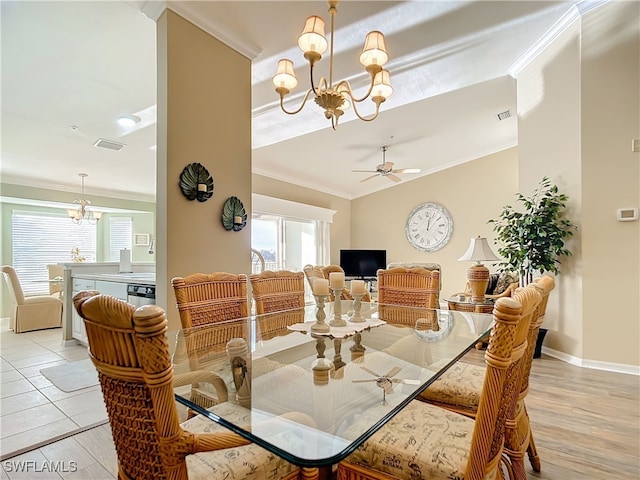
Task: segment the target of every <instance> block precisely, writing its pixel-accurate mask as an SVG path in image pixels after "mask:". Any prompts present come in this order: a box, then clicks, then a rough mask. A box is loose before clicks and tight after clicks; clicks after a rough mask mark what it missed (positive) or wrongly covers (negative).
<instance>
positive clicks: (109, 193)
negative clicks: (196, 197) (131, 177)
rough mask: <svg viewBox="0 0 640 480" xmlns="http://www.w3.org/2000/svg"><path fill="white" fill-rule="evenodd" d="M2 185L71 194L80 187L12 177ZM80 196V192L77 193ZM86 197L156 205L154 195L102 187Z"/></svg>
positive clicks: (96, 188) (93, 190)
mask: <svg viewBox="0 0 640 480" xmlns="http://www.w3.org/2000/svg"><path fill="white" fill-rule="evenodd" d="M2 183H3V184H7V185H19V186H22V187H32V188H41V189H43V190H54V191H56V192H65V193H69V192H70V191H71V192H76V191H77V190H78V185H75V184H74V185H65V184H61V183H52V182H50V181H48V180H46V179H34V178H26V177H15V176H10V175H2ZM77 194H78V195H80V192H77ZM85 196H86V197H106V198H117V199H119V200H131V201H135V202H146V203H156V198H155V196H154V195H146V194H143V193H135V192H123V191H119V190H110V189H106V188H100V187H94V186H92V187H91V193H90V194H87V193H85Z"/></svg>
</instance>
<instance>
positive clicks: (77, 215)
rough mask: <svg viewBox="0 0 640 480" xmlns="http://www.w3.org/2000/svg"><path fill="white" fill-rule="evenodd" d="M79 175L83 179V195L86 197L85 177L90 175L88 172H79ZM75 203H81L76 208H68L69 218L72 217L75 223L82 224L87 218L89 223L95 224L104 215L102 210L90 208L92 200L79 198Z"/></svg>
mask: <svg viewBox="0 0 640 480" xmlns="http://www.w3.org/2000/svg"><path fill="white" fill-rule="evenodd" d="M78 175H79V176H80V178H81V179H82V196H83V197H84V179H85V178H86V177H88V175H87V174H86V173H79V174H78ZM73 203H76V204H78V205H79V206H78V208H76V209H73V208H69V209H67V215H69V218H71V221H72V222H73V223H76V224H81V223H82V221H83V220H85V221H87V222H88V223H89V224H91V225H95V224H96V223H98V220H100V218H101V217H102V212H94V211H93V210H90V209H89V205H91V202H90V201H89V200H86V199H84V198H78V199H76V200H74V201H73Z"/></svg>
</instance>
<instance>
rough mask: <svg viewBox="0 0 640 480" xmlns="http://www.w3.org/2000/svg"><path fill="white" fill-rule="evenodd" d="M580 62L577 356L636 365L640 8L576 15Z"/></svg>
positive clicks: (622, 6) (639, 331)
mask: <svg viewBox="0 0 640 480" xmlns="http://www.w3.org/2000/svg"><path fill="white" fill-rule="evenodd" d="M581 60H582V82H581V91H582V103H581V105H582V124H581V126H582V129H581V146H582V186H583V203H582V207H583V208H582V210H583V221H582V225H583V235H582V250H583V253H584V256H583V258H584V259H585V260H584V264H583V281H584V284H583V292H584V298H583V306H584V317H583V357H584V358H587V359H591V360H595V361H607V362H614V363H623V364H632V365H640V353H639V351H640V348H639V346H640V271H639V269H640V222H639V221H635V222H618V221H616V217H615V214H616V210H617V209H618V208H623V207H624V208H627V207H636V208H637V207H639V206H640V205H639V204H640V153H633V152H632V151H631V141H632V139H634V138H639V137H640V3H639V2H613V3H612V4H611V5H610V6H607V7H606V8H604V9H601V10H597V11H595V12H594V13H592V14H590V15H587V16H586V17H585V18H583V20H582V52H581ZM603 92H606V93H603ZM603 299H609V300H610V301H602V300H603ZM605 319H606V322H603V320H605ZM604 325H606V328H603V326H604Z"/></svg>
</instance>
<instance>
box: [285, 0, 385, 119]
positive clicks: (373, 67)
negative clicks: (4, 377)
mask: <svg viewBox="0 0 640 480" xmlns="http://www.w3.org/2000/svg"><path fill="white" fill-rule="evenodd" d="M327 3H328V4H329V15H330V16H331V45H330V47H331V49H330V51H329V80H328V81H327V79H325V78H324V77H322V78H320V81H319V82H318V85H317V86H316V84H315V83H314V80H313V67H314V65H315V64H316V62H318V61H319V60H320V59H321V58H322V54H323V53H324V52H326V50H327V47H328V45H327V39H326V38H325V36H324V20H323V19H322V18H320V17H317V16H315V15H314V16H311V17H309V18H307V22H306V23H305V26H304V30H303V31H302V34H301V35H300V37H299V38H298V46H299V47H300V49H301V50H302V51H303V52H304V58H305V59H306V60H307V61H308V62H309V76H310V80H311V88H310V89H309V90H308V91H307V93H306V94H305V96H304V99H303V100H302V104H301V105H300V107H299V108H298V109H297V110H294V111H291V112H290V111H288V110H286V109H285V107H284V97H285V96H286V95H287V94H288V93H289V91H290V90H291V89H293V88H295V87H296V85H298V79H297V78H296V74H295V72H294V69H293V62H292V61H291V60H289V59H287V58H285V59H282V60H280V61H279V62H278V69H277V71H276V74H275V76H274V77H273V84H274V85H275V87H276V92H277V93H278V94H279V95H280V108H281V109H282V111H283V112H285V113H288V114H289V115H295V114H296V113H298V112H300V111H301V110H302V109H303V108H304V106H305V104H306V103H307V100H308V99H309V96H310V95H311V93H313V95H314V96H315V98H314V100H315V102H316V103H317V104H318V105H319V106H320V107H321V108H322V109H324V116H325V117H326V118H327V120H329V119H330V120H331V126H332V127H333V129H334V130H335V129H336V127H337V126H338V120H339V119H340V116H341V115H342V114H343V113H344V111H345V110H346V109H347V108H349V107H350V106H351V105H353V110H354V112H355V114H356V116H357V117H358V118H359V119H360V120H364V121H365V122H370V121H371V120H374V119H375V118H376V117H377V116H378V111H379V109H380V104H381V103H382V102H384V101H385V100H386V99H387V98H388V97H389V96H390V95H391V94H392V93H393V88H392V87H391V83H390V82H389V72H388V71H387V70H385V69H383V68H382V66H383V65H384V64H385V63H386V62H387V60H388V59H389V56H388V55H387V50H386V48H385V44H384V35H383V34H382V33H381V32H379V31H376V30H374V31H372V32H369V33H368V34H367V36H366V39H365V42H364V48H363V49H362V53H361V54H360V63H361V64H362V65H364V68H365V70H366V71H367V72H368V73H369V76H370V77H371V78H370V83H369V88H368V90H367V93H366V95H364V96H363V97H361V98H357V97H356V96H355V95H354V93H353V90H352V89H351V84H350V83H349V82H348V81H347V80H342V81H340V82H338V83H336V84H335V85H334V83H333V24H334V17H335V14H336V12H337V9H336V7H337V5H338V2H337V1H329V2H327ZM367 98H371V100H372V101H373V103H375V105H376V111H375V112H374V113H373V114H372V115H371V116H369V117H363V116H362V115H360V113H359V112H358V109H357V106H356V105H357V104H358V103H360V102H363V101H364V100H366V99H367Z"/></svg>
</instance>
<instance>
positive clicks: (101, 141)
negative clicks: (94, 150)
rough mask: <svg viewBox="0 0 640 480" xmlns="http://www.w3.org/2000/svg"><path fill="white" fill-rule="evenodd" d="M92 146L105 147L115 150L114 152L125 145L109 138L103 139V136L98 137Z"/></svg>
mask: <svg viewBox="0 0 640 480" xmlns="http://www.w3.org/2000/svg"><path fill="white" fill-rule="evenodd" d="M93 146H94V147H100V148H106V149H107V150H115V151H116V152H119V151H120V150H122V149H123V148H124V147H126V145H125V144H124V143H118V142H114V141H111V140H105V139H104V138H99V139H98V140H96V142H95V143H94V144H93Z"/></svg>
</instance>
